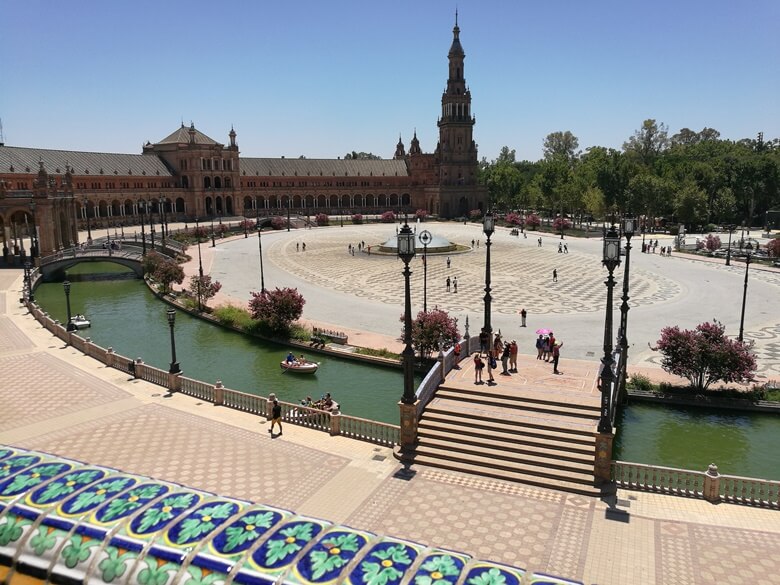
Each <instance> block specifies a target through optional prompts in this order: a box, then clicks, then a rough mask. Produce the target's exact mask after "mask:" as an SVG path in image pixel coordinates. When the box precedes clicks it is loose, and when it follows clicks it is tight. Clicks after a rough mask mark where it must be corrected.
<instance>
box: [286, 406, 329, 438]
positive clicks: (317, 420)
mask: <svg viewBox="0 0 780 585" xmlns="http://www.w3.org/2000/svg"><path fill="white" fill-rule="evenodd" d="M279 405H280V406H281V407H282V420H283V421H285V422H289V423H291V424H295V425H299V426H302V427H308V428H310V429H316V430H318V431H325V432H326V433H330V432H331V418H332V415H331V413H329V412H326V411H324V410H319V409H317V408H307V407H305V406H300V405H296V404H291V403H289V402H281V401H280V402H279Z"/></svg>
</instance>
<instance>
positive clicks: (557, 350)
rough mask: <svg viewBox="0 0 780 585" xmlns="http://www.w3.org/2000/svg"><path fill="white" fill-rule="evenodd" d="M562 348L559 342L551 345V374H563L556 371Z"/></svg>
mask: <svg viewBox="0 0 780 585" xmlns="http://www.w3.org/2000/svg"><path fill="white" fill-rule="evenodd" d="M562 347H563V343H561V342H560V341H556V342H555V345H553V349H552V358H553V374H562V373H563V372H559V371H558V360H559V359H560V357H561V348H562Z"/></svg>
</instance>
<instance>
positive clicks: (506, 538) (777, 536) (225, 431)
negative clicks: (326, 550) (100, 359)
mask: <svg viewBox="0 0 780 585" xmlns="http://www.w3.org/2000/svg"><path fill="white" fill-rule="evenodd" d="M7 274H8V273H4V274H3V276H5V275H7ZM20 287H21V271H18V272H17V279H16V280H15V281H14V285H13V287H12V288H11V289H10V290H6V291H5V292H6V311H5V314H4V315H0V321H4V320H6V319H7V320H10V321H11V322H13V323H14V324H15V326H16V327H17V328H18V329H19V330H20V331H23V332H24V334H25V335H26V336H27V338H28V340H29V343H30V344H31V345H32V346H33V348H32V349H29V350H25V349H14V350H13V351H11V352H8V351H7V350H0V359H2V360H3V363H2V367H0V405H2V408H0V413H5V409H6V405H9V404H10V405H11V406H12V408H13V409H15V412H17V414H18V413H19V411H20V409H22V410H23V412H22V413H21V414H18V417H24V416H26V417H29V418H26V419H24V424H21V425H20V424H17V422H18V421H17V420H16V417H15V418H14V419H13V421H11V422H9V420H10V419H9V418H5V419H3V420H2V421H0V443H5V444H11V445H15V446H18V447H21V448H32V447H33V446H38V447H40V448H41V449H43V450H46V451H49V452H52V453H56V454H58V455H61V456H66V457H71V458H74V459H78V460H82V461H88V462H89V463H95V464H107V465H112V466H117V467H119V468H121V469H123V470H124V471H128V472H140V473H145V474H148V475H155V476H157V477H159V478H164V479H169V480H172V481H177V482H182V483H186V484H188V485H192V486H193V487H195V488H200V489H208V490H210V491H215V492H217V493H220V494H225V495H231V496H235V497H238V498H246V499H250V497H251V499H255V498H256V499H257V500H260V501H262V502H263V503H265V504H268V505H272V506H274V505H275V506H279V507H284V508H294V509H295V511H297V512H299V513H304V514H307V515H311V516H315V517H321V518H325V519H327V520H331V521H337V522H341V523H344V524H348V525H351V526H353V527H354V528H357V529H362V530H368V531H372V532H377V533H381V534H392V535H393V536H397V537H400V538H410V539H414V540H418V541H420V542H421V544H423V545H426V544H428V543H429V542H430V543H432V544H434V545H436V546H449V547H451V548H453V549H454V550H458V551H463V552H464V553H466V554H471V555H475V556H477V557H479V558H490V559H491V560H494V561H501V560H505V561H507V562H511V563H512V564H514V565H516V566H521V567H523V568H525V569H527V570H528V571H529V572H533V571H537V572H546V573H552V574H556V575H563V576H565V577H569V578H573V579H579V580H581V581H583V582H587V583H599V584H601V585H605V584H609V583H655V584H657V585H660V584H667V583H693V584H695V585H705V584H709V583H713V582H718V581H721V582H723V581H725V582H729V583H758V584H770V583H777V582H778V575H779V574H780V572H779V570H778V565H777V558H778V557H777V555H776V551H777V550H780V520H778V518H780V516H778V512H776V511H770V510H761V509H753V508H749V507H743V506H733V505H725V504H721V505H719V506H713V505H711V504H708V503H706V502H703V501H699V500H692V499H685V498H673V497H668V496H661V495H656V494H646V493H639V492H625V491H620V492H619V493H618V498H619V505H618V506H617V509H614V510H612V509H610V508H609V505H608V503H605V502H602V501H597V500H589V499H587V498H582V497H577V496H571V495H568V494H561V493H558V492H554V491H550V490H544V489H537V488H532V487H527V486H519V485H517V484H510V483H506V482H501V481H491V480H485V479H482V478H475V477H472V476H468V475H463V474H459V473H455V472H443V471H438V470H431V469H413V472H415V473H413V474H412V475H410V476H406V475H405V474H404V470H403V469H402V468H399V466H397V465H396V464H395V463H394V461H393V460H392V458H390V457H386V458H385V459H384V460H383V461H381V460H379V459H382V456H386V455H387V452H386V450H385V451H384V452H383V453H381V455H382V456H380V457H379V458H378V459H377V458H375V457H376V456H377V455H379V453H377V451H376V449H377V448H376V447H374V446H373V445H368V444H362V443H358V442H354V441H350V440H348V439H344V438H342V437H327V436H326V435H324V434H322V433H317V432H314V431H309V430H308V429H303V428H298V427H290V425H286V426H285V432H284V435H283V436H281V437H277V438H275V439H273V440H271V439H270V438H269V436H268V434H267V432H266V428H267V425H266V423H265V421H260V420H258V419H257V418H256V417H253V416H251V415H248V414H246V413H240V412H234V411H230V410H228V409H224V408H215V407H212V406H210V405H204V404H202V403H200V402H199V401H197V400H195V399H191V398H188V397H185V396H181V395H174V396H171V397H165V396H163V395H162V394H163V393H162V391H161V390H160V389H159V388H158V387H154V386H151V385H148V384H146V383H143V382H137V381H136V382H131V381H129V380H128V379H127V376H126V375H124V374H121V372H118V371H116V370H111V369H108V368H104V367H102V366H99V365H96V362H94V361H92V360H90V359H89V358H86V357H84V356H80V355H78V354H77V353H76V352H75V351H72V350H68V351H63V349H62V344H61V343H60V342H59V341H56V340H54V341H53V338H52V337H51V336H50V335H49V334H48V333H47V332H45V331H43V330H42V329H41V328H40V327H38V326H37V325H36V324H35V323H34V322H33V321H32V318H31V317H30V316H28V315H26V314H25V311H23V310H22V309H20V306H19V305H18V304H17V303H16V299H17V298H18V294H19V288H20ZM4 352H5V353H4ZM12 358H14V359H12ZM17 358H18V359H17ZM22 358H24V359H22ZM36 360H39V361H36ZM40 360H43V361H40ZM45 360H48V361H45ZM565 364H566V361H564V362H563V363H562V366H565ZM572 365H574V363H573V361H572ZM564 371H565V369H564ZM87 372H88V373H87ZM20 384H22V385H23V386H21V387H22V388H23V392H19V388H20ZM65 385H67V386H68V388H71V390H70V391H69V392H61V391H60V388H61V387H63V386H65ZM77 392H81V394H77ZM27 393H30V394H29V396H28V397H27V398H26V399H25V394H27ZM97 394H101V395H102V398H101V397H100V396H97ZM20 395H21V396H20ZM73 396H81V398H80V400H82V403H81V404H79V403H74V402H73V400H72V397H73ZM128 396H129V397H128ZM101 400H103V402H102V403H100V401H101ZM31 421H33V422H31ZM35 421H37V422H35ZM280 461H281V463H280ZM250 494H257V496H252V495H250ZM291 502H293V503H292V504H291ZM296 502H297V503H296ZM618 511H622V512H623V513H618ZM385 528H388V529H389V528H392V529H394V531H393V532H392V533H391V532H389V530H387V531H385ZM481 551H487V552H488V553H489V554H483V552H481ZM746 551H749V552H748V553H747V554H746Z"/></svg>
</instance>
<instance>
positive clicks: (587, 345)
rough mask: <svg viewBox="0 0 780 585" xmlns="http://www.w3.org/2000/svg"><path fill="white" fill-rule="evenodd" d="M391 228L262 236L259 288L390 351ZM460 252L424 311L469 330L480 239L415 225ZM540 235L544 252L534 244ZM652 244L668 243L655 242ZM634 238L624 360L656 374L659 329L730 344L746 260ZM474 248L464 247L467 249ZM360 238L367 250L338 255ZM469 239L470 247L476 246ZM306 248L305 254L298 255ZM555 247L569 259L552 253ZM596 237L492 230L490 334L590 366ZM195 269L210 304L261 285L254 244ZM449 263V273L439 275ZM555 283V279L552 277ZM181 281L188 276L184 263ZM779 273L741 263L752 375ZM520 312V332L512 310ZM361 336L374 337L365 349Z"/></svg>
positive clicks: (475, 308) (765, 375) (245, 295)
mask: <svg viewBox="0 0 780 585" xmlns="http://www.w3.org/2000/svg"><path fill="white" fill-rule="evenodd" d="M396 227H397V226H396V225H394V224H372V225H363V226H345V227H338V226H333V227H327V228H313V229H301V230H292V231H290V232H287V231H278V232H264V233H263V236H262V238H263V241H262V250H263V268H264V280H265V285H266V287H267V288H274V287H296V288H298V289H299V290H300V292H301V293H302V294H303V296H304V298H305V299H306V305H305V307H304V315H303V316H304V318H305V319H309V320H311V321H313V322H315V323H318V324H320V325H322V326H326V327H329V328H332V329H337V330H345V331H347V332H349V333H350V334H351V337H355V343H356V344H358V345H372V344H374V345H376V344H379V345H380V346H383V347H387V348H388V349H399V348H400V347H401V346H400V343H399V341H398V338H399V337H400V335H401V322H400V320H399V319H400V316H401V312H402V308H403V290H404V288H403V277H402V270H403V264H402V262H401V261H400V260H398V259H397V258H396V257H394V256H392V255H389V256H388V255H379V254H376V253H373V254H370V255H369V254H368V253H367V247H368V246H371V247H372V249H373V250H374V251H376V249H377V247H378V246H379V245H380V244H381V243H382V242H384V241H386V240H388V239H389V238H394V237H395V230H396ZM423 228H425V229H429V230H430V231H432V232H433V233H434V234H435V235H438V236H442V237H444V238H447V239H449V240H450V241H452V242H454V243H456V244H459V245H461V246H465V247H466V249H465V250H464V251H463V252H460V253H452V254H437V255H430V256H429V257H428V261H427V264H428V267H427V287H426V288H427V306H428V308H431V307H439V308H441V309H444V310H446V311H448V312H449V313H450V314H452V315H454V316H456V317H457V318H458V319H459V326H460V327H461V331H462V330H463V326H464V325H465V322H466V318H467V317H468V320H469V325H470V333H471V334H472V335H476V334H477V333H479V328H480V327H481V326H482V323H483V318H484V317H483V314H484V309H483V307H484V302H483V298H484V296H485V290H484V288H485V263H486V247H485V236H484V234H483V233H482V231H481V226H480V225H479V224H469V225H463V224H460V223H455V222H449V223H426V224H422V225H421V227H419V228H418V229H423ZM539 238H541V240H542V245H541V246H540V245H539V244H538V239H539ZM658 239H659V247H660V246H665V245H672V243H673V239H672V238H671V237H669V236H666V237H664V236H658ZM641 240H642V239H641V237H639V238H637V237H635V238H634V239H633V240H632V252H631V259H630V278H629V281H630V289H629V297H630V298H629V306H630V310H629V313H628V340H629V363H630V364H632V365H634V366H640V367H649V368H656V369H657V367H658V365H659V364H660V361H661V356H660V354H659V353H657V352H653V351H652V350H651V349H650V347H649V346H650V345H655V343H656V341H657V340H658V338H659V336H660V331H661V329H662V328H663V327H664V326H667V325H679V326H680V327H681V328H693V327H695V326H696V325H697V324H699V323H703V322H705V321H712V320H713V319H717V320H718V321H720V322H721V323H723V324H724V325H725V326H726V333H727V334H728V335H731V336H734V337H736V336H737V334H738V332H739V326H740V313H741V305H742V295H743V291H744V277H745V264H744V263H743V262H737V261H734V262H733V263H732V265H731V266H725V263H724V260H722V259H710V258H702V257H691V256H690V255H677V254H674V253H673V254H672V256H671V257H666V256H663V257H662V256H661V255H660V254H659V253H656V254H643V253H641ZM472 241H473V242H474V246H473V247H472ZM361 242H364V243H365V248H366V251H364V252H356V253H355V254H354V255H352V254H350V253H349V252H348V246H349V245H350V244H352V245H353V246H357V244H358V243H361ZM477 243H479V246H477ZM303 244H306V251H305V252H304V251H303ZM559 244H565V245H566V247H567V249H568V253H563V252H560V253H559V252H558V246H559ZM601 247H602V243H601V239H600V238H595V237H594V238H592V239H583V238H569V237H567V238H566V239H564V240H561V239H560V237H559V236H553V235H549V234H544V235H542V234H539V233H535V232H531V233H530V234H529V236H528V238H524V237H522V236H520V237H516V236H511V235H509V230H508V229H504V228H500V229H498V230H497V231H496V233H495V234H494V235H493V237H492V246H491V252H490V253H491V288H492V292H491V296H492V298H493V300H492V311H491V315H492V326H493V329H494V330H499V329H500V330H501V332H502V333H503V337H504V338H505V339H516V340H517V341H518V343H519V346H520V351H521V353H527V354H531V353H535V349H534V341H535V338H536V335H535V334H534V332H535V330H536V329H538V328H543V327H544V328H549V329H552V330H553V331H554V332H555V336H556V339H559V340H561V341H563V342H564V347H563V349H562V359H566V358H574V359H586V360H598V359H599V358H600V356H601V355H603V349H602V348H603V338H604V320H605V314H604V308H605V305H606V287H605V285H604V281H605V279H606V276H607V271H606V269H605V268H603V267H602V265H601ZM202 252H203V253H204V254H205V255H204V267H206V266H207V272H210V273H211V275H212V276H213V277H214V278H216V279H217V280H219V281H220V282H222V284H223V289H222V292H221V293H220V296H219V297H218V298H217V299H215V300H213V301H212V302H211V304H212V305H216V304H219V303H220V302H226V301H230V302H236V303H239V304H245V303H246V302H247V301H248V299H249V298H250V291H257V290H259V289H260V258H259V246H258V238H257V236H256V235H255V236H254V237H252V238H248V239H244V238H243V237H241V236H239V237H236V238H233V239H231V240H230V241H226V242H221V243H219V244H218V245H217V247H216V248H211V247H209V246H208V245H204V246H202ZM447 258H449V259H450V267H449V268H448V267H447ZM624 266H625V263H624V264H623V265H621V266H620V267H619V268H618V269H617V270H616V271H615V279H616V286H615V291H614V296H615V298H614V311H615V312H614V323H615V325H614V327H615V329H614V332H613V333H614V334H615V335H616V333H617V326H618V324H619V322H620V321H619V319H620V312H619V308H620V297H621V295H622V287H623V270H624ZM411 267H412V271H413V274H412V310H413V313H414V314H416V313H417V311H420V310H422V309H423V302H424V290H423V289H424V282H423V281H424V278H423V277H424V270H423V265H422V256H421V255H418V256H417V258H415V259H414V260H413V261H412V263H411ZM554 269H555V270H557V274H558V279H557V282H553V278H552V274H553V270H554ZM189 271H190V273H192V274H194V273H196V272H197V263H196V262H191V263H190V266H189ZM447 277H450V278H451V279H454V278H455V277H457V280H458V287H457V293H456V292H454V290H452V289H451V290H450V292H447V290H446V286H445V281H446V279H447ZM778 298H780V270H778V269H775V268H769V267H760V266H759V265H756V264H752V265H751V267H750V275H749V287H748V293H747V302H746V308H745V319H744V332H745V333H744V336H745V339H747V340H752V341H753V342H754V343H755V346H754V351H755V353H756V356H757V360H758V374H759V375H760V376H761V379H773V380H778V379H780V311H778V310H777V299H778ZM522 308H525V309H526V311H528V321H527V325H528V326H527V327H526V328H521V327H520V316H519V314H518V313H519V311H520V310H521V309H522ZM368 335H373V336H374V337H372V338H371V339H370V341H366V339H367V338H368V337H367V336H368Z"/></svg>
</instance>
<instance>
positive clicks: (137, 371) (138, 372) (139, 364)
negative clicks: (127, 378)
mask: <svg viewBox="0 0 780 585" xmlns="http://www.w3.org/2000/svg"><path fill="white" fill-rule="evenodd" d="M143 368H144V360H142V359H141V358H135V367H134V368H133V377H134V378H136V379H139V378H140V379H143V376H142V374H143Z"/></svg>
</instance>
